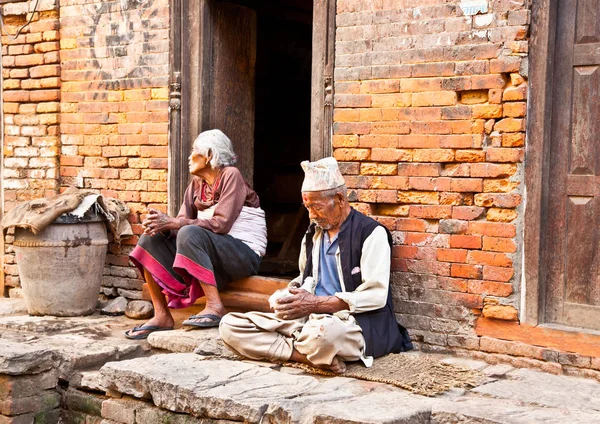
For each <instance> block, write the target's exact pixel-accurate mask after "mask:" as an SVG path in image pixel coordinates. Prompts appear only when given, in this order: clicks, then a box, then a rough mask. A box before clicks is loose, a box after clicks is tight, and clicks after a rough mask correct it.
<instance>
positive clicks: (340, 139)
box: [332, 135, 358, 148]
mask: <svg viewBox="0 0 600 424" xmlns="http://www.w3.org/2000/svg"><path fill="white" fill-rule="evenodd" d="M332 147H333V148H337V147H358V136H357V135H334V136H333V138H332Z"/></svg>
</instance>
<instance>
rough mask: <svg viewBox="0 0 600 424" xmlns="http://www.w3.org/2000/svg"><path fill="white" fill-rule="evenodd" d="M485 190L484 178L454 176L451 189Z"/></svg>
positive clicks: (461, 190) (458, 190)
mask: <svg viewBox="0 0 600 424" xmlns="http://www.w3.org/2000/svg"><path fill="white" fill-rule="evenodd" d="M482 190H483V180H482V179H480V178H452V179H451V180H450V191H455V192H480V191H482Z"/></svg>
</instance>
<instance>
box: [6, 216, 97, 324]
mask: <svg viewBox="0 0 600 424" xmlns="http://www.w3.org/2000/svg"><path fill="white" fill-rule="evenodd" d="M65 221H66V222H69V221H70V220H68V219H67V220H64V219H63V220H62V221H61V220H60V219H59V220H56V221H54V223H53V224H50V225H49V226H47V227H46V228H45V229H44V230H43V231H40V232H39V233H38V234H33V233H31V232H30V231H28V230H25V229H23V228H17V229H16V230H15V241H14V244H13V245H14V247H15V252H16V261H17V265H18V268H19V277H20V278H21V286H22V287H23V294H24V297H25V303H26V305H27V311H28V312H29V314H30V315H54V316H80V315H89V314H91V313H93V312H94V310H95V309H96V304H97V302H98V294H99V293H100V286H101V284H102V272H103V269H104V261H105V259H106V247H107V244H108V239H107V237H106V226H105V225H104V222H102V221H103V219H102V218H100V217H95V218H89V217H87V219H84V220H83V221H81V222H77V223H59V222H65Z"/></svg>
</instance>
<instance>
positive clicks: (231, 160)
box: [192, 130, 237, 168]
mask: <svg viewBox="0 0 600 424" xmlns="http://www.w3.org/2000/svg"><path fill="white" fill-rule="evenodd" d="M192 150H193V151H194V152H196V153H199V154H201V155H203V156H208V155H209V153H211V154H212V158H211V159H210V166H212V167H213V168H223V167H225V166H231V165H235V164H236V162H237V156H236V155H235V152H234V151H233V146H232V145H231V140H229V137H227V136H226V135H225V134H223V131H221V130H208V131H203V132H201V133H200V135H199V136H198V137H197V138H196V140H194V144H193V146H192Z"/></svg>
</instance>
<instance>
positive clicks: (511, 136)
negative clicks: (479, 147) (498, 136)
mask: <svg viewBox="0 0 600 424" xmlns="http://www.w3.org/2000/svg"><path fill="white" fill-rule="evenodd" d="M524 145H525V133H504V134H502V147H522V146H524Z"/></svg>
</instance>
